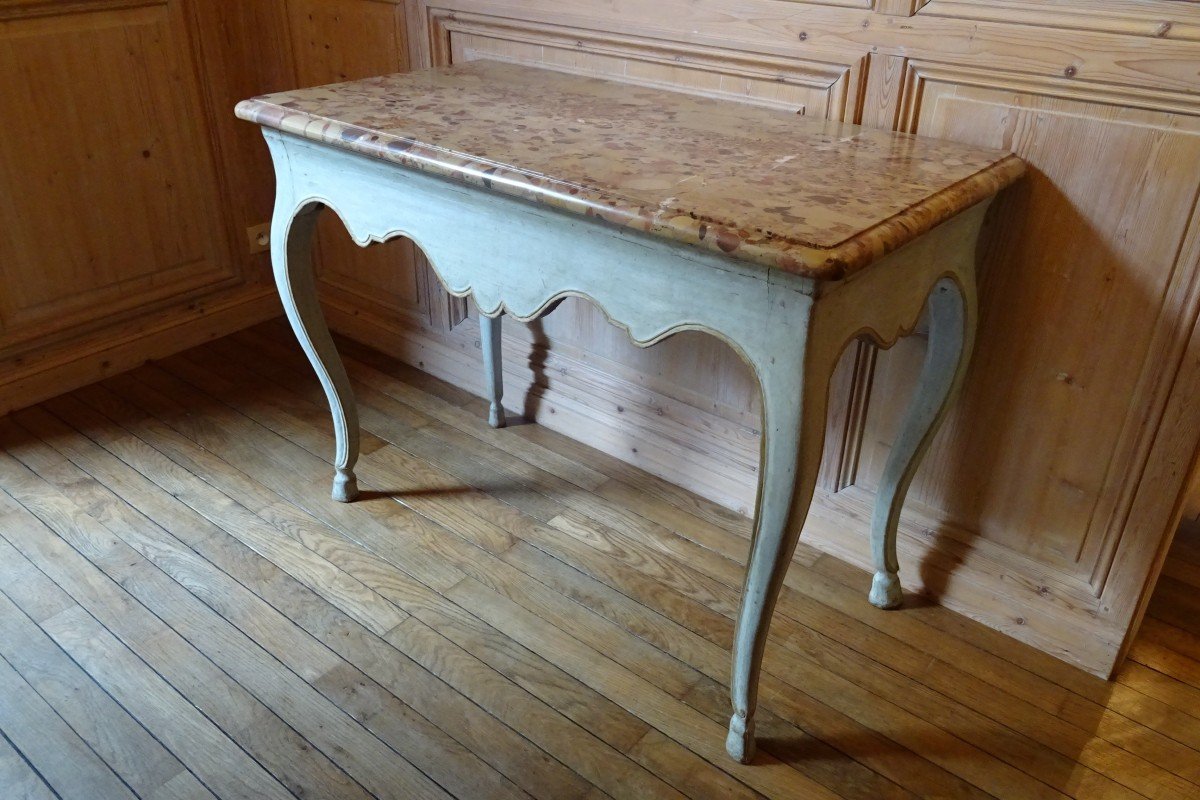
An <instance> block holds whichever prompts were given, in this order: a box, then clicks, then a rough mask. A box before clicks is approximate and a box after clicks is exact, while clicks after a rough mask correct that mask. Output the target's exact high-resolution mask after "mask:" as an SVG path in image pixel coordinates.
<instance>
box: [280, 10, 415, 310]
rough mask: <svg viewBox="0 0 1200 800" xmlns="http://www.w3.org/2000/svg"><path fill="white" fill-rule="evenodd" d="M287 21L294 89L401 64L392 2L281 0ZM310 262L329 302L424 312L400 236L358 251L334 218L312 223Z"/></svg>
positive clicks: (404, 60) (400, 30)
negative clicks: (313, 251)
mask: <svg viewBox="0 0 1200 800" xmlns="http://www.w3.org/2000/svg"><path fill="white" fill-rule="evenodd" d="M287 13H288V24H289V30H290V32H291V41H292V50H293V53H294V57H295V63H296V82H297V84H298V85H301V86H318V85H320V84H323V83H337V82H340V81H347V80H354V79H356V78H366V77H370V76H371V75H384V74H387V73H389V72H401V71H404V70H407V69H408V68H409V64H408V51H407V47H406V38H407V35H406V32H405V27H404V6H403V4H402V3H399V2H394V1H393V0H287ZM317 235H318V243H317V248H316V252H317V259H318V263H319V265H320V268H319V273H318V274H319V276H320V279H321V288H322V292H323V293H324V294H325V296H326V297H327V298H329V299H330V300H331V301H332V302H338V301H339V300H340V301H341V302H343V303H344V304H350V305H353V306H355V307H366V308H373V309H374V310H376V311H377V312H378V313H380V314H411V315H414V319H416V320H418V321H419V320H421V319H423V318H426V317H427V316H428V313H429V312H428V297H427V285H428V282H427V279H426V273H425V271H424V269H422V268H421V267H420V266H419V265H418V264H417V263H416V260H415V255H414V252H413V246H412V243H411V242H410V241H408V240H407V239H393V240H392V241H390V242H387V243H386V244H383V245H381V246H376V247H371V248H368V249H363V248H360V247H358V246H357V245H355V244H354V242H353V241H352V240H351V239H350V237H349V235H348V234H347V233H346V230H345V228H344V227H343V226H342V225H341V223H340V221H339V220H338V219H337V218H336V217H335V216H334V215H332V214H326V215H325V217H324V218H323V219H322V220H321V222H320V223H319V229H318V234H317Z"/></svg>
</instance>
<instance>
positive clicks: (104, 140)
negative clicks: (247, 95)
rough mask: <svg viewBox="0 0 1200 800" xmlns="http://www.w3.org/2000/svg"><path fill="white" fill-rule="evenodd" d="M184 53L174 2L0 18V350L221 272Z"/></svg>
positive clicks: (214, 210) (205, 151) (223, 259)
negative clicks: (0, 119) (1, 131)
mask: <svg viewBox="0 0 1200 800" xmlns="http://www.w3.org/2000/svg"><path fill="white" fill-rule="evenodd" d="M186 52H187V39H186V32H185V29H184V28H183V26H182V18H181V15H180V8H179V5H178V3H159V4H154V5H139V6H134V7H132V8H114V9H108V10H100V11H96V12H94V13H85V14H80V15H74V16H36V17H32V18H28V19H9V20H6V21H3V22H0V74H4V75H5V76H7V77H6V78H5V84H6V85H5V94H4V116H5V124H6V127H7V128H8V130H9V133H8V134H7V135H5V136H4V137H3V138H2V139H0V184H2V185H4V186H8V187H14V188H17V191H12V192H4V193H3V195H2V197H3V199H2V200H0V228H3V229H4V230H5V231H6V235H5V236H4V237H3V238H0V263H2V264H4V271H5V291H4V292H3V294H2V295H0V325H2V326H3V334H2V335H3V340H2V342H0V346H4V347H11V346H13V345H16V344H19V343H22V342H26V341H28V340H30V339H33V338H41V339H43V340H44V339H45V338H46V337H52V336H54V335H55V334H57V333H58V332H60V331H61V330H63V329H65V328H68V327H73V326H80V325H86V324H88V323H93V322H95V321H97V320H99V319H101V318H104V317H108V316H111V315H114V314H118V313H121V312H123V311H126V310H128V309H130V308H134V307H145V306H147V305H151V304H153V303H155V302H156V301H158V300H160V299H162V298H164V297H168V296H171V295H175V294H179V293H182V292H186V291H188V290H189V289H194V288H197V287H201V286H212V285H214V284H220V283H221V282H223V281H228V280H230V279H233V278H234V277H235V271H234V269H233V267H232V264H231V263H230V258H229V250H228V247H229V243H228V240H227V239H226V238H225V237H224V236H220V235H218V236H217V237H213V236H212V232H213V231H214V229H215V230H217V231H221V223H220V221H219V220H220V216H219V211H218V206H217V195H216V191H215V185H214V178H215V169H214V164H213V158H212V152H211V149H210V147H209V142H208V140H207V138H206V132H205V130H204V127H203V122H202V121H201V120H197V119H196V117H195V115H194V114H192V113H191V109H193V108H196V107H199V105H200V102H199V96H198V93H197V87H196V84H195V82H194V75H193V73H192V72H191V64H190V62H189V60H188V59H187V57H186ZM97 64H102V65H104V68H103V69H102V70H98V69H97V68H96V65H97ZM47 270H49V275H47Z"/></svg>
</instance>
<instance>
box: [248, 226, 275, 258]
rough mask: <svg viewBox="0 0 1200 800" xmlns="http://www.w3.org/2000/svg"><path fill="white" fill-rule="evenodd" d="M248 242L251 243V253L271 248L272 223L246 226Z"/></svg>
mask: <svg viewBox="0 0 1200 800" xmlns="http://www.w3.org/2000/svg"><path fill="white" fill-rule="evenodd" d="M246 244H247V245H249V247H250V252H251V254H253V253H263V252H266V251H267V250H269V249H270V247H271V223H269V222H264V223H262V224H261V225H251V226H250V227H249V228H246Z"/></svg>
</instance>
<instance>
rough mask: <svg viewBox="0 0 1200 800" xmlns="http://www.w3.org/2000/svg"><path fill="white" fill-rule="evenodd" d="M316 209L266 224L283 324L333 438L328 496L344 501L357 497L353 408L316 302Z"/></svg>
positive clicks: (285, 213) (279, 215) (283, 213)
mask: <svg viewBox="0 0 1200 800" xmlns="http://www.w3.org/2000/svg"><path fill="white" fill-rule="evenodd" d="M321 208H322V206H320V205H317V204H312V205H309V206H307V207H305V208H303V209H301V210H300V212H299V213H297V214H295V215H294V216H293V215H292V214H291V212H290V210H283V209H278V208H277V209H276V212H275V217H274V219H273V220H272V222H271V264H272V266H273V268H274V272H275V284H276V286H277V287H278V288H279V297H280V299H281V300H282V301H283V310H284V312H286V314H287V318H288V322H290V323H291V325H292V330H293V331H294V332H295V334H296V339H297V340H299V342H300V347H301V348H303V350H304V354H305V355H307V356H308V360H309V361H310V362H311V363H312V365H313V369H314V370H316V373H317V378H318V379H319V380H320V381H321V387H322V388H323V389H324V390H325V396H326V397H327V398H328V400H329V410H330V412H331V414H332V415H333V432H334V440H335V450H334V458H333V465H334V470H335V471H334V477H333V499H334V500H337V501H338V502H341V503H348V502H350V501H351V500H353V499H354V498H356V497H357V496H358V480H357V478H355V476H354V464H355V462H356V461H357V460H358V409H357V407H356V406H355V402H354V393H353V391H352V390H351V389H350V379H349V378H348V377H347V376H346V368H345V367H344V366H343V365H342V359H341V357H340V356H338V353H337V349H336V348H335V347H334V345H333V338H332V337H331V336H330V335H329V326H328V325H326V323H325V316H324V315H323V314H322V313H321V306H320V304H319V303H318V302H317V290H316V279H315V277H314V275H313V264H312V238H313V231H314V229H315V227H316V222H317V216H318V214H319V213H320V211H321Z"/></svg>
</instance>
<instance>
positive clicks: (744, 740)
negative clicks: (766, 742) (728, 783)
mask: <svg viewBox="0 0 1200 800" xmlns="http://www.w3.org/2000/svg"><path fill="white" fill-rule="evenodd" d="M725 750H726V751H727V752H728V753H729V756H730V758H732V759H733V760H734V761H737V762H738V763H740V764H749V763H750V762H751V761H752V760H754V751H755V744H754V720H752V719H749V720H748V719H746V718H745V717H743V716H742V715H741V714H734V715H733V716H732V717H731V718H730V719H729V735H728V736H726V737H725Z"/></svg>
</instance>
